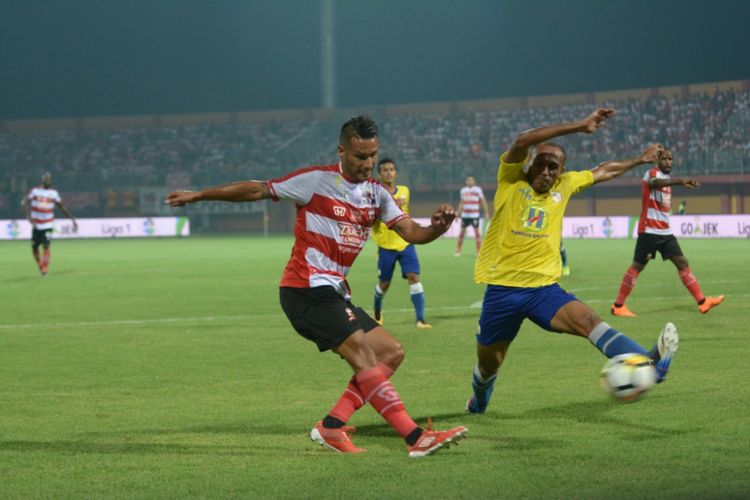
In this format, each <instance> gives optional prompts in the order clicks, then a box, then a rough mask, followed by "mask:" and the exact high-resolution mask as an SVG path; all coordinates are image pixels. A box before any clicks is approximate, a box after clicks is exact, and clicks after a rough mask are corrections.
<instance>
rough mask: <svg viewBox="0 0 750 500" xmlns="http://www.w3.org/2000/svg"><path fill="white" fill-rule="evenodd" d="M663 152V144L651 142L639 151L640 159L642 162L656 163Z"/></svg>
mask: <svg viewBox="0 0 750 500" xmlns="http://www.w3.org/2000/svg"><path fill="white" fill-rule="evenodd" d="M662 154H664V146H662V145H661V144H652V145H650V146H649V147H647V148H646V150H645V151H644V152H643V153H641V161H642V162H643V163H656V162H657V161H659V158H661V155H662Z"/></svg>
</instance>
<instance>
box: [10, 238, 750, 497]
mask: <svg viewBox="0 0 750 500" xmlns="http://www.w3.org/2000/svg"><path fill="white" fill-rule="evenodd" d="M291 243H292V240H291V237H275V238H269V239H262V238H241V237H233V238H195V237H191V238H186V239H169V240H148V241H142V240H141V241H137V240H106V241H92V240H90V241H57V242H55V243H54V245H53V256H52V263H51V270H50V274H49V276H48V277H47V278H41V277H40V276H39V274H38V272H37V271H36V268H35V266H34V264H33V261H32V258H31V254H30V251H29V248H28V244H27V243H26V242H5V243H2V244H0V312H1V314H0V498H3V499H7V498H133V497H137V498H195V497H201V498H217V497H218V498H223V497H245V498H290V499H291V498H295V499H296V498H358V499H360V498H378V499H382V498H649V497H650V498H747V497H748V496H749V495H750V417H749V415H750V389H749V388H748V387H749V385H748V383H747V379H748V375H750V371H749V370H748V366H750V363H749V362H748V353H750V328H749V327H748V323H747V321H748V305H749V303H750V300H749V297H750V286H748V285H749V284H750V257H749V256H750V241H748V240H735V241H729V240H682V241H681V244H682V246H683V249H684V251H685V254H686V256H687V257H688V258H689V259H690V262H691V265H692V268H693V271H694V272H695V274H696V276H697V277H698V279H699V281H700V283H701V285H702V287H703V291H704V292H705V293H706V294H709V295H710V294H719V293H724V294H726V295H727V299H726V301H725V302H724V304H722V305H721V306H719V307H718V308H717V309H715V310H713V311H711V312H710V313H709V314H708V315H701V314H699V313H698V311H697V308H696V307H695V304H694V303H693V301H692V299H691V297H690V295H689V294H688V292H687V290H686V289H685V288H684V287H683V285H682V284H681V282H680V281H679V278H678V276H677V273H676V271H675V269H674V266H672V264H670V263H668V262H667V263H665V262H661V261H660V260H659V261H656V262H653V263H651V264H650V265H649V266H648V268H647V269H646V270H645V271H644V273H642V274H641V276H640V278H639V281H638V285H637V287H636V289H635V291H634V292H633V294H632V295H631V299H630V300H629V302H628V305H629V306H630V307H631V308H632V309H633V310H634V311H635V312H636V313H638V317H637V318H632V319H631V318H613V317H611V316H610V315H609V313H608V311H609V305H610V303H611V302H612V300H613V298H614V296H615V294H616V291H617V288H618V286H619V283H620V279H621V277H622V275H623V273H624V272H625V269H626V268H627V266H628V264H629V262H630V260H631V258H632V252H633V246H634V241H632V240H629V241H582V240H575V241H573V240H571V241H566V244H567V246H568V251H569V255H570V264H571V267H572V271H573V273H572V275H571V276H569V277H566V278H563V281H562V284H563V286H564V287H565V288H566V289H568V290H570V291H572V292H574V293H576V294H577V296H578V297H579V298H581V299H582V300H584V301H586V302H588V303H589V304H590V305H591V306H592V307H593V308H594V309H595V310H596V311H597V312H598V313H599V314H600V315H601V316H602V317H603V318H604V319H605V320H606V321H608V322H610V324H612V325H613V326H614V327H616V328H618V329H620V330H622V331H624V332H625V333H627V334H628V335H630V336H631V337H633V338H634V339H635V340H637V341H639V342H641V343H642V344H643V345H645V346H647V347H650V345H651V344H652V342H653V341H654V340H655V339H656V336H657V335H658V332H659V330H660V328H661V327H662V326H663V324H664V323H665V322H666V321H672V322H674V323H675V324H676V325H677V327H678V328H679V332H680V336H681V343H680V350H679V352H678V354H677V356H676V358H675V361H674V363H673V367H672V372H671V373H670V375H669V378H668V380H667V382H666V383H664V384H662V385H660V386H658V387H656V388H655V389H654V390H653V391H651V392H650V393H649V394H648V395H647V396H646V397H645V398H644V399H643V400H641V401H639V402H637V403H634V404H621V403H618V402H615V401H612V400H610V399H609V398H608V397H607V396H606V395H605V394H604V393H603V392H602V391H601V389H600V388H599V385H598V377H599V370H600V369H601V367H602V365H603V364H604V361H605V360H604V358H603V357H602V356H601V354H600V353H599V352H598V351H597V350H596V349H595V348H593V347H592V346H591V345H590V344H589V343H588V342H586V341H585V340H584V339H580V338H574V337H572V336H567V335H556V334H552V333H548V332H544V331H542V330H540V329H539V328H538V327H536V326H535V325H533V324H525V326H524V327H523V328H522V330H521V333H520V334H519V338H518V339H517V340H516V342H515V343H514V345H513V347H512V348H511V350H510V352H509V357H508V360H507V361H506V364H505V365H504V366H503V368H502V370H501V375H500V379H499V380H498V384H497V387H496V390H495V395H494V398H493V401H492V403H491V406H490V408H489V410H488V412H487V414H485V415H482V416H469V415H466V414H465V413H464V411H463V409H464V404H465V402H466V399H467V398H468V396H469V391H470V387H469V384H470V376H471V370H472V368H473V366H474V333H475V330H476V322H477V318H478V314H479V309H478V303H479V302H480V301H481V298H482V292H483V290H482V288H481V287H480V286H478V285H475V284H474V283H473V282H472V269H473V263H474V259H473V248H472V247H473V242H472V241H468V242H467V244H466V245H465V246H466V249H465V252H464V256H462V257H460V258H456V257H454V256H453V251H454V244H455V242H454V241H451V240H445V241H438V242H435V243H433V244H431V245H427V246H424V247H419V248H418V252H419V256H420V259H421V263H422V280H423V283H424V285H425V291H426V300H427V313H428V320H429V321H431V322H432V323H433V324H434V328H433V329H432V330H429V331H421V330H417V329H416V328H414V318H413V312H412V310H411V303H410V302H409V295H408V287H407V285H406V283H405V282H403V281H402V280H400V279H399V280H398V281H396V282H394V283H393V285H392V286H391V289H390V291H389V292H388V295H387V296H386V300H385V316H384V317H385V321H386V327H387V328H388V329H389V330H390V331H391V332H392V333H393V334H395V336H396V337H398V338H399V339H400V340H401V341H402V343H403V344H404V346H405V349H406V353H407V354H406V359H405V361H404V363H403V365H402V366H401V369H400V370H399V372H398V373H397V374H396V375H395V376H394V379H393V380H394V384H395V386H396V388H397V389H398V391H399V392H400V393H401V396H402V398H403V400H404V402H405V404H406V406H407V408H408V410H409V411H410V413H411V414H412V416H413V417H415V419H417V421H419V422H422V423H423V422H425V421H426V419H427V417H432V419H433V420H434V422H435V426H436V427H439V428H444V427H448V426H454V425H459V424H463V425H466V426H467V427H469V429H470V431H469V436H468V438H467V439H465V440H464V441H462V442H461V444H460V446H457V447H451V449H449V450H446V451H441V452H440V453H438V454H436V455H434V456H431V457H427V458H424V459H420V460H415V459H409V458H408V457H407V453H406V448H405V445H404V443H403V441H402V440H401V439H400V438H398V437H397V436H396V434H395V433H394V432H392V431H391V429H390V428H389V427H388V426H387V425H385V424H384V422H383V421H382V420H381V419H380V417H379V416H378V415H377V414H376V413H375V412H374V411H373V410H372V409H370V408H364V409H363V410H361V411H360V412H359V413H358V414H357V415H355V417H354V418H353V420H352V424H354V425H356V426H357V427H358V432H357V433H356V434H355V435H354V436H353V440H354V442H355V443H356V444H357V445H359V446H362V447H364V448H367V450H368V452H367V453H366V454H363V455H356V456H348V455H339V454H335V453H332V452H330V451H328V450H325V449H323V448H321V447H319V446H318V445H316V444H315V443H313V442H311V441H310V440H309V438H308V432H309V430H310V428H311V427H312V425H313V424H314V423H315V422H316V421H317V420H318V419H319V418H321V417H322V416H323V415H325V413H326V412H327V411H328V410H329V409H330V407H331V405H332V404H333V403H334V401H335V400H336V398H337V397H338V396H339V395H340V393H341V392H342V391H343V389H344V387H345V385H346V382H347V380H348V378H349V377H350V375H351V373H350V369H349V368H348V366H347V365H346V364H345V363H344V362H343V361H342V360H340V359H339V358H338V357H337V356H335V355H333V354H330V353H326V354H318V353H317V350H316V349H315V347H314V346H313V344H311V343H309V342H307V341H305V340H303V339H302V338H301V337H298V336H297V334H296V333H294V332H293V330H292V329H291V327H290V326H289V324H288V322H287V320H286V318H285V317H284V315H283V313H282V311H281V309H280V307H279V305H278V293H277V283H278V279H279V277H280V274H281V271H282V269H283V267H284V264H285V262H286V260H287V258H288V256H289V252H290V249H291ZM350 278H351V279H350V282H351V285H352V287H353V290H354V302H355V303H357V304H358V305H361V306H363V307H364V308H365V309H368V310H369V309H371V303H372V288H373V286H374V285H375V280H376V271H375V251H374V248H373V246H372V244H371V243H370V244H368V247H367V249H366V251H365V252H364V253H363V255H361V256H360V258H359V259H358V261H357V263H356V264H355V265H354V268H353V270H352V272H351V274H350Z"/></svg>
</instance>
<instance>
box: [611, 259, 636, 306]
mask: <svg viewBox="0 0 750 500" xmlns="http://www.w3.org/2000/svg"><path fill="white" fill-rule="evenodd" d="M639 274H640V273H639V272H638V271H636V270H635V268H633V266H630V267H629V268H628V270H627V271H625V276H623V277H622V283H620V291H619V292H618V293H617V300H615V304H616V305H619V306H621V305H623V304H624V303H625V300H627V298H628V295H630V292H632V291H633V287H634V286H635V281H636V279H637V278H638V275H639Z"/></svg>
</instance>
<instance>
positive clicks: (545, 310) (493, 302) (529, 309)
mask: <svg viewBox="0 0 750 500" xmlns="http://www.w3.org/2000/svg"><path fill="white" fill-rule="evenodd" d="M574 300H578V299H577V298H576V297H575V295H573V294H572V293H569V292H566V291H565V290H563V289H562V288H560V285H558V284H556V283H555V284H554V285H547V286H540V287H536V288H520V287H512V286H500V285H488V286H487V290H486V291H485V292H484V301H483V302H482V315H481V316H480V317H479V332H478V333H477V342H479V343H480V344H482V345H490V344H494V343H495V342H499V341H501V340H503V341H508V342H510V341H512V340H513V339H514V338H516V335H517V334H518V330H519V329H520V328H521V323H523V320H524V319H526V318H529V319H530V320H531V321H533V322H534V323H536V324H537V325H539V326H541V327H542V328H544V329H545V330H549V331H551V332H553V331H555V330H553V329H552V326H551V325H550V322H551V321H552V318H553V317H554V316H555V314H556V313H557V311H559V310H560V308H561V307H562V306H564V305H565V304H567V303H568V302H572V301H574Z"/></svg>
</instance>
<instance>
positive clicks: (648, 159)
mask: <svg viewBox="0 0 750 500" xmlns="http://www.w3.org/2000/svg"><path fill="white" fill-rule="evenodd" d="M663 152H664V147H662V145H661V144H652V145H650V146H649V147H648V148H646V150H645V151H644V152H643V153H641V155H640V156H637V157H635V158H631V159H630V160H611V161H605V162H604V163H602V164H600V165H599V166H598V167H596V168H594V169H592V170H591V172H592V173H593V174H594V184H597V183H599V182H606V181H609V180H612V179H614V178H615V177H618V176H620V175H622V174H624V173H625V172H627V171H628V170H630V169H632V168H635V167H637V166H638V165H643V164H644V163H656V162H657V161H659V158H661V155H662V153H663Z"/></svg>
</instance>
